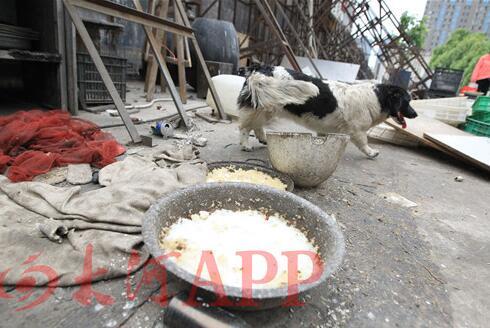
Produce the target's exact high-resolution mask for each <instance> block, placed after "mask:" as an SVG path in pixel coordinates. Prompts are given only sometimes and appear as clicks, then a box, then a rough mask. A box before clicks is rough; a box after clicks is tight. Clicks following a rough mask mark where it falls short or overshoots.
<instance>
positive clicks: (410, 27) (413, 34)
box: [400, 11, 428, 49]
mask: <svg viewBox="0 0 490 328" xmlns="http://www.w3.org/2000/svg"><path fill="white" fill-rule="evenodd" d="M400 29H401V30H402V31H404V32H405V33H406V34H407V35H408V36H409V38H410V39H411V40H412V42H413V44H414V45H415V46H416V47H417V48H419V49H420V48H422V46H423V44H424V41H425V37H426V36H427V31H428V30H427V26H426V25H425V17H424V18H422V19H420V20H417V19H416V18H415V17H413V16H410V15H409V14H408V12H406V11H405V12H404V13H403V14H402V15H401V17H400Z"/></svg>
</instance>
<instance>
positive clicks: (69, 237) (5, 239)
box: [0, 157, 206, 286]
mask: <svg viewBox="0 0 490 328" xmlns="http://www.w3.org/2000/svg"><path fill="white" fill-rule="evenodd" d="M205 177H206V167H205V166H204V165H189V164H183V165H181V166H180V167H178V168H176V169H164V168H160V167H158V166H157V165H156V164H155V163H153V162H151V161H147V160H145V159H142V158H138V157H127V158H126V159H124V161H121V162H117V163H114V164H111V165H109V166H107V167H105V168H103V169H102V170H101V171H100V172H99V180H100V182H101V184H102V185H103V186H105V187H103V188H100V189H97V190H93V191H88V192H84V193H83V192H81V188H80V187H69V188H61V187H54V186H51V185H48V184H45V183H39V182H21V183H10V182H9V181H8V179H6V178H3V177H0V256H1V261H0V272H4V271H6V270H9V271H8V273H7V275H6V276H5V279H4V281H3V284H4V285H15V284H18V282H19V281H20V280H21V278H23V277H24V278H25V277H26V274H23V272H24V271H25V270H26V269H27V268H29V267H30V266H33V265H45V266H48V267H50V268H51V269H52V270H53V271H54V272H56V274H57V276H56V277H57V279H58V283H57V285H58V286H68V285H76V284H78V283H82V282H88V281H80V280H78V281H75V278H76V277H77V276H80V275H82V273H83V268H84V257H85V254H86V251H87V249H88V248H87V245H89V244H90V245H92V247H93V256H92V271H93V272H95V271H96V270H97V269H98V268H103V269H106V272H105V273H103V274H101V275H97V276H93V277H91V278H90V280H91V281H97V280H102V279H111V278H115V277H120V276H124V275H126V274H128V273H130V272H131V271H135V270H136V269H138V267H133V268H132V270H131V271H130V272H128V259H129V256H130V254H131V252H137V253H138V254H139V257H140V262H139V263H140V265H142V264H143V263H144V262H145V261H146V260H147V259H148V257H149V253H148V251H147V250H146V248H145V247H144V246H143V240H142V236H141V222H142V218H143V215H144V213H145V212H146V210H147V209H148V208H149V207H150V205H151V204H152V203H153V202H155V200H157V199H158V198H159V197H161V196H163V195H165V194H167V193H169V192H172V191H174V190H176V189H179V188H183V187H185V186H187V185H190V184H195V183H200V182H204V181H205ZM29 257H31V258H32V259H35V260H34V261H32V263H29V264H23V262H24V261H26V260H27V259H28V258H29ZM27 275H29V274H27ZM35 278H36V279H35V283H32V282H31V283H29V282H28V283H27V284H34V285H36V286H42V285H45V284H47V283H48V282H49V281H48V279H47V278H46V276H45V275H43V274H35Z"/></svg>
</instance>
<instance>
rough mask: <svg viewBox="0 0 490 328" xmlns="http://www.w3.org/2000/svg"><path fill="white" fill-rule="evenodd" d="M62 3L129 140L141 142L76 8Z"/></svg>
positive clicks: (68, 3) (64, 0)
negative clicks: (122, 123) (112, 102)
mask: <svg viewBox="0 0 490 328" xmlns="http://www.w3.org/2000/svg"><path fill="white" fill-rule="evenodd" d="M63 3H64V4H65V8H66V11H67V12H68V14H69V15H70V17H71V20H72V21H73V24H74V25H75V28H76V30H77V32H78V35H80V39H81V40H82V42H83V44H84V45H85V48H86V49H87V52H88V54H89V55H90V57H91V58H92V61H93V62H94V65H95V67H96V68H97V71H98V72H99V74H100V76H101V78H102V81H103V82H104V85H105V87H106V88H107V91H108V92H109V94H110V96H111V98H112V100H113V101H114V104H115V105H116V109H117V111H118V112H119V116H121V119H122V120H123V122H124V126H125V127H126V130H128V133H129V135H130V137H131V140H133V142H135V143H139V142H141V137H140V135H139V133H138V130H136V127H135V126H134V124H133V121H132V120H131V118H130V117H129V114H128V112H127V111H126V108H125V107H124V103H123V101H122V99H121V96H120V95H119V93H118V92H117V90H116V87H115V86H114V82H112V79H111V77H110V75H109V72H108V71H107V68H106V67H105V65H104V63H103V62H102V58H100V55H99V53H98V51H97V49H96V48H95V45H94V42H93V41H92V39H91V38H90V35H89V33H88V31H87V29H86V28H85V25H83V22H82V19H81V18H80V16H79V15H78V12H77V9H76V8H75V7H73V5H72V4H71V0H63Z"/></svg>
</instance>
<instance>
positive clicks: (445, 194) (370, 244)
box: [0, 101, 490, 327]
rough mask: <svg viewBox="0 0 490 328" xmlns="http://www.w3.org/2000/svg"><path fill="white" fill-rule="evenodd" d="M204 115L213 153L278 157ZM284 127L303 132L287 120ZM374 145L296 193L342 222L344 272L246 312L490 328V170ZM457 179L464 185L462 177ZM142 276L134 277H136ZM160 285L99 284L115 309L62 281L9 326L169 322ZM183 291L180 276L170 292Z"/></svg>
mask: <svg viewBox="0 0 490 328" xmlns="http://www.w3.org/2000/svg"><path fill="white" fill-rule="evenodd" d="M192 103H197V102H196V101H193V102H191V104H192ZM165 106H167V107H171V105H165ZM154 112H156V111H154ZM158 113H159V114H160V115H161V111H158ZM140 115H142V116H145V115H150V116H151V115H156V114H155V113H153V112H152V113H150V112H149V111H148V113H144V112H143V111H142V112H141V114H140ZM82 117H85V118H89V119H92V120H93V121H95V122H96V123H99V124H101V125H104V124H109V123H111V122H114V121H116V122H117V121H118V119H117V118H109V117H108V116H107V114H98V115H95V114H83V115H82ZM194 121H195V123H196V130H195V132H194V133H197V134H200V135H202V136H204V137H206V138H207V139H208V145H207V146H206V147H204V148H202V149H201V158H203V159H204V160H206V161H208V162H213V161H222V160H247V159H260V160H262V161H265V162H268V154H267V149H266V148H265V146H262V145H259V144H258V143H257V142H255V141H254V145H255V146H256V147H257V149H256V150H255V151H254V152H251V153H245V152H242V151H240V149H239V146H238V131H237V125H236V123H231V124H223V123H218V124H211V123H208V122H205V121H203V120H201V119H198V118H195V119H194ZM273 128H274V129H281V130H290V129H296V127H291V126H290V125H289V124H283V123H279V124H276V125H274V127H273ZM138 130H139V131H140V132H141V133H143V134H148V132H149V124H143V125H138ZM107 131H110V132H112V133H113V134H114V135H115V136H116V137H117V138H118V139H119V140H120V141H121V142H123V143H126V142H128V141H129V137H128V135H127V133H126V131H125V129H124V128H123V127H117V128H112V129H108V130H107ZM155 140H156V141H157V142H158V139H155ZM374 146H375V147H376V148H378V149H379V150H380V151H381V154H380V156H379V157H378V158H376V159H375V160H370V159H367V158H366V157H365V155H364V154H362V153H361V152H360V151H358V150H357V149H356V148H355V147H354V146H353V145H352V144H349V145H348V147H347V150H346V153H345V155H344V156H343V158H342V160H341V161H340V163H339V166H338V168H337V170H336V172H335V173H334V174H333V176H332V177H331V178H330V179H329V180H327V181H326V182H325V183H323V184H322V185H320V186H319V187H318V188H316V189H302V190H301V189H297V190H295V193H296V194H298V195H300V196H302V197H304V198H305V199H307V200H309V201H311V202H312V203H314V204H316V205H318V206H320V207H321V208H322V209H323V210H325V211H326V212H327V213H329V214H331V215H333V216H334V217H335V218H336V220H337V221H338V223H339V225H340V227H341V228H342V231H343V233H344V235H345V239H346V246H347V249H346V256H345V260H344V263H343V265H342V268H341V270H340V271H338V272H337V273H336V274H335V276H333V277H332V278H331V279H329V280H328V283H327V284H324V285H323V286H321V287H320V288H317V289H315V290H314V291H312V292H311V293H309V294H308V295H306V297H305V301H306V302H307V305H305V306H303V307H298V308H292V309H287V308H277V309H274V310H268V311H262V312H254V313H240V312H237V315H238V316H240V317H242V318H243V319H244V320H246V321H247V322H248V323H250V324H252V325H253V326H260V327H286V326H287V327H487V326H488V322H489V321H490V301H489V300H488V295H490V283H489V281H490V218H489V213H488V212H489V208H490V205H489V199H490V196H489V195H490V184H489V176H488V174H485V173H484V172H482V171H479V170H476V169H473V168H472V167H470V166H468V165H467V164H464V163H460V162H456V161H454V160H452V159H451V158H449V157H447V156H446V155H443V154H441V153H439V152H437V151H433V150H430V149H424V148H405V147H400V146H394V145H390V144H376V145H374ZM456 176H462V177H464V181H462V182H456V181H455V180H454V178H455V177H456ZM387 192H394V193H397V194H399V195H401V196H403V197H405V198H407V199H409V200H411V201H413V202H415V203H417V206H416V207H412V208H406V207H402V206H400V205H397V204H393V203H390V202H388V201H387V200H386V199H384V198H383V197H382V194H384V193H387ZM139 275H140V273H136V274H135V275H134V277H132V278H131V279H133V280H134V281H137V279H138V276H139ZM158 287H159V286H158V285H155V286H153V287H144V288H143V289H142V290H141V291H140V293H139V294H138V297H137V299H136V300H134V301H132V302H129V301H128V300H127V298H126V284H125V280H124V279H116V280H112V281H104V282H99V283H96V284H94V289H97V290H98V291H101V292H108V293H109V292H110V293H111V295H116V296H117V301H116V304H114V305H112V306H106V307H101V306H97V305H91V306H87V307H82V306H80V305H79V304H77V303H75V302H73V301H72V299H71V296H70V295H71V294H72V292H73V290H71V288H64V289H61V288H58V289H57V290H56V292H55V297H54V298H52V300H50V301H48V302H46V303H44V304H42V305H41V306H39V307H37V308H36V309H34V310H32V311H28V312H23V313H17V312H15V311H14V308H15V307H14V304H12V303H9V302H5V301H2V302H0V319H1V320H2V324H1V326H2V327H19V326H26V327H27V326H29V327H41V326H48V327H54V326H71V327H116V326H123V327H164V326H163V323H162V314H163V313H164V311H165V309H164V308H161V307H160V306H159V305H157V304H156V303H155V302H154V301H152V300H151V296H152V295H155V294H157V293H158V290H159V288H158ZM178 288H179V286H178V285H177V284H174V282H171V283H170V286H169V289H170V290H178ZM39 292H41V291H39Z"/></svg>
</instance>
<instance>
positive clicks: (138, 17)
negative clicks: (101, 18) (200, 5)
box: [70, 0, 193, 37]
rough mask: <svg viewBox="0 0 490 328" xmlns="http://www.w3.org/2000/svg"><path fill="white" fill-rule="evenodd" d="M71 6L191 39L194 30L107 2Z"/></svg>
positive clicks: (89, 0)
mask: <svg viewBox="0 0 490 328" xmlns="http://www.w3.org/2000/svg"><path fill="white" fill-rule="evenodd" d="M70 4H71V5H73V6H75V7H79V8H85V9H89V10H93V11H96V12H99V13H102V14H105V15H109V16H112V17H118V18H122V19H124V20H128V21H130V22H133V23H137V24H141V25H145V26H149V27H153V28H157V29H161V30H165V31H169V32H172V33H175V34H179V35H183V36H187V37H190V36H191V35H192V32H193V31H192V28H191V27H187V26H183V25H180V24H177V23H175V22H172V21H170V20H168V19H163V18H160V17H156V16H154V15H151V14H148V13H145V12H144V11H143V10H134V9H133V8H129V7H126V6H122V5H119V4H117V3H114V2H110V1H106V0H70Z"/></svg>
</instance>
